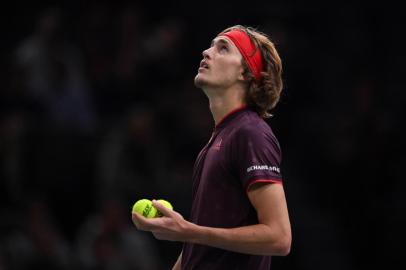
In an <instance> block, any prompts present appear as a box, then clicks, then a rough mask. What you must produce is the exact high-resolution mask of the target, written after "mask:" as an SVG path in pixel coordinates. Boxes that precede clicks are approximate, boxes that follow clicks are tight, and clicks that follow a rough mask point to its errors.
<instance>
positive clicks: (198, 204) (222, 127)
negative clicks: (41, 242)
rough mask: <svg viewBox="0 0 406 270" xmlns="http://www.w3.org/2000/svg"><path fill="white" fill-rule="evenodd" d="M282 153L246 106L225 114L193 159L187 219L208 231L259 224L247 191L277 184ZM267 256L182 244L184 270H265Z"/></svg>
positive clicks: (267, 268) (267, 266)
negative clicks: (210, 229)
mask: <svg viewBox="0 0 406 270" xmlns="http://www.w3.org/2000/svg"><path fill="white" fill-rule="evenodd" d="M280 163H281V151H280V147H279V143H278V140H277V139H276V137H275V135H274V134H273V132H272V130H271V128H270V127H269V125H268V124H267V123H266V122H265V121H264V120H263V119H262V118H261V117H259V115H258V114H257V113H256V112H254V111H252V110H250V109H249V108H247V107H244V108H241V109H238V110H235V111H233V112H231V113H230V114H229V115H227V116H226V117H225V118H224V119H223V120H222V121H221V122H220V123H219V124H218V125H217V126H216V127H215V130H214V132H213V135H212V137H211V139H210V141H209V142H208V144H207V145H206V146H205V147H204V148H203V149H202V151H201V152H200V154H199V156H198V157H197V160H196V163H195V166H194V171H193V205H192V211H191V217H190V221H191V222H193V223H195V224H198V225H202V226H208V227H217V228H235V227H241V226H245V225H251V224H258V219H257V214H256V211H255V209H254V208H253V206H252V205H251V203H250V201H249V199H248V195H247V191H248V189H249V187H250V186H251V185H252V184H254V183H257V182H268V183H281V181H282V176H281V173H280ZM270 265H271V257H270V256H256V255H249V254H243V253H237V252H231V251H227V250H224V249H219V248H213V247H210V246H204V245H198V244H190V243H185V244H184V246H183V251H182V269H184V270H192V269H193V270H198V269H204V270H215V269H219V270H220V269H221V270H225V269H233V270H234V269H247V270H252V269H264V270H265V269H266V270H269V268H270Z"/></svg>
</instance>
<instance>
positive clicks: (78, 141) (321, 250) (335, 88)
mask: <svg viewBox="0 0 406 270" xmlns="http://www.w3.org/2000/svg"><path fill="white" fill-rule="evenodd" d="M1 12H2V13H3V14H2V16H1V17H2V26H3V27H2V29H4V31H2V32H1V42H0V49H1V50H0V52H1V54H0V60H1V65H0V269H1V270H4V269H6V270H8V269H16V270H20V269H27V270H31V269H56V270H59V269H79V270H81V269H83V270H96V269H97V270H98V269H103V270H104V269H106V270H110V269H116V270H122V269H123V270H127V269H128V270H130V269H141V270H144V269H147V270H154V269H170V267H171V266H172V265H173V263H174V262H175V261H176V258H177V256H178V255H179V253H180V251H181V244H180V243H176V242H175V243H174V242H164V241H158V240H155V239H154V238H153V237H152V236H151V235H150V234H148V233H144V232H139V231H137V230H136V229H135V227H134V226H133V225H132V224H131V219H130V209H131V206H132V204H133V203H134V202H135V201H136V200H137V199H139V198H144V197H145V198H151V199H152V198H156V199H159V198H165V199H168V200H169V201H171V202H172V204H173V205H174V207H175V209H176V210H177V211H179V212H180V213H181V214H182V215H183V216H184V217H185V218H187V217H188V216H189V211H190V206H191V201H192V198H191V186H192V183H191V174H192V167H193V163H194V160H195V158H196V156H197V154H198V152H199V151H200V149H201V148H202V147H203V146H204V145H205V143H206V142H207V140H208V139H209V137H210V135H211V131H212V129H213V125H214V124H213V120H212V118H211V114H210V111H209V108H208V102H207V99H206V97H205V96H204V94H203V93H202V92H201V90H200V89H197V88H195V87H194V85H193V79H194V76H195V75H196V72H197V68H198V65H199V62H200V60H201V58H202V54H201V53H202V51H203V50H204V49H206V48H207V47H208V46H209V45H210V42H211V40H212V39H213V38H214V37H215V36H216V34H217V33H218V32H220V31H221V30H223V29H225V28H227V27H229V26H232V25H235V24H243V25H250V26H253V27H257V28H258V29H259V30H261V31H263V32H265V33H267V34H268V35H269V36H270V38H271V39H272V40H273V41H274V42H275V44H276V47H277V49H278V51H279V53H280V55H281V58H282V59H283V63H284V82H285V88H284V92H283V96H282V99H281V102H280V103H279V105H278V107H277V108H276V109H275V111H274V115H275V116H274V117H273V118H271V119H270V120H269V123H270V124H271V125H272V128H273V130H274V133H275V134H276V135H277V137H278V139H279V141H280V144H281V147H282V151H283V164H282V165H283V166H282V168H283V175H284V181H285V189H286V196H287V200H288V207H289V211H290V216H291V222H292V229H293V244H292V251H291V253H290V255H289V256H287V257H274V259H273V269H275V270H277V269H303V270H304V269H312V270H316V269H330V270H331V269H333V270H334V269H337V270H338V269H361V268H362V269H369V268H372V267H376V268H377V269H379V268H382V269H389V268H390V266H397V268H401V267H400V266H399V265H400V264H401V263H402V261H403V260H402V255H403V254H401V251H402V248H403V245H404V243H405V237H404V236H405V234H404V228H405V219H406V217H405V213H406V211H405V210H406V207H405V205H406V196H405V188H406V183H405V177H404V172H403V171H402V169H403V168H404V166H405V165H404V164H405V163H406V155H405V150H406V147H405V139H404V138H405V135H406V134H405V129H404V125H405V118H406V117H405V116H406V91H405V90H406V89H405V87H404V85H405V81H404V80H405V75H404V74H403V73H404V70H405V69H404V60H406V59H405V57H404V53H403V52H404V48H405V45H406V44H405V42H404V41H402V35H403V34H402V33H404V24H403V23H402V17H403V14H402V9H401V8H400V6H397V5H394V4H391V3H390V2H389V1H388V2H385V3H376V4H373V3H368V4H367V5H366V4H365V3H361V2H351V3H345V2H343V1H333V2H331V1H325V2H321V1H320V2H317V1H314V2H311V1H289V2H287V1H263V2H255V3H254V2H249V3H243V2H229V3H227V2H222V1H204V2H198V3H195V2H193V1H185V0H183V1H176V2H175V3H171V2H169V1H167V2H156V1H148V2H146V1H142V2H137V1H69V2H59V3H58V4H55V3H54V2H51V1H48V2H46V1H45V2H43V1H36V2H35V3H34V2H30V3H24V4H23V3H19V2H14V3H13V4H12V5H11V6H10V7H9V8H7V9H6V8H4V7H3V8H2V11H1ZM365 267H366V268H365Z"/></svg>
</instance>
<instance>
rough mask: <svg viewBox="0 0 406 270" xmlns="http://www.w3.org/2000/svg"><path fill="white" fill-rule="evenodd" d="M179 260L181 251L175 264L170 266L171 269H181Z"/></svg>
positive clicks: (180, 259) (180, 260)
mask: <svg viewBox="0 0 406 270" xmlns="http://www.w3.org/2000/svg"><path fill="white" fill-rule="evenodd" d="M181 262H182V253H180V255H179V257H178V259H177V260H176V263H175V265H174V266H173V267H172V270H181V269H182V268H181Z"/></svg>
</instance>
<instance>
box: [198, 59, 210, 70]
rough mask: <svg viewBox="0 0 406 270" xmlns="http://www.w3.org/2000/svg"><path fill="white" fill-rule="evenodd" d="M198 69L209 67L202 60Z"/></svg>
mask: <svg viewBox="0 0 406 270" xmlns="http://www.w3.org/2000/svg"><path fill="white" fill-rule="evenodd" d="M199 69H209V65H208V64H207V63H206V61H204V60H202V61H201V62H200V66H199Z"/></svg>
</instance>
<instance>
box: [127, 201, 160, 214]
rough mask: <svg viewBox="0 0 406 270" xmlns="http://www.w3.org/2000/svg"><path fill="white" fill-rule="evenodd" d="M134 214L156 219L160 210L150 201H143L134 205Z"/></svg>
mask: <svg viewBox="0 0 406 270" xmlns="http://www.w3.org/2000/svg"><path fill="white" fill-rule="evenodd" d="M132 212H133V213H138V214H140V215H143V216H144V217H146V218H154V217H156V216H157V212H158V210H157V209H156V208H155V207H154V206H153V205H152V202H151V201H150V200H148V199H141V200H138V201H137V202H136V203H134V205H133V209H132Z"/></svg>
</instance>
